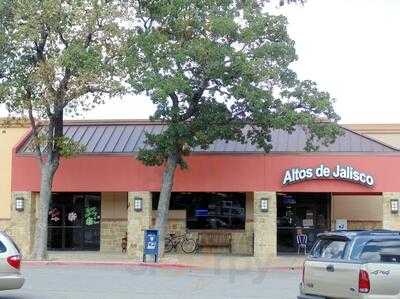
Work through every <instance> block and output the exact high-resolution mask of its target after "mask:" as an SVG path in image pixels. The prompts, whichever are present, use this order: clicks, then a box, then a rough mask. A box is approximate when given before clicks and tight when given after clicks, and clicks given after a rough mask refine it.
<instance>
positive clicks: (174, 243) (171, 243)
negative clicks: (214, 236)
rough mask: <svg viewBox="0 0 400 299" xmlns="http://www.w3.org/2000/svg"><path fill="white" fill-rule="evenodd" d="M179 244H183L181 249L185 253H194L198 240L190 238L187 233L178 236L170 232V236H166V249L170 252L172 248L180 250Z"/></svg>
mask: <svg viewBox="0 0 400 299" xmlns="http://www.w3.org/2000/svg"><path fill="white" fill-rule="evenodd" d="M178 245H180V246H181V249H182V251H183V252H184V253H193V252H195V251H196V248H197V243H196V241H195V240H193V239H190V238H188V234H187V233H185V234H184V235H180V236H177V235H176V234H169V237H166V238H165V248H164V251H165V252H166V253H168V252H171V251H172V249H175V252H176V251H177V250H178Z"/></svg>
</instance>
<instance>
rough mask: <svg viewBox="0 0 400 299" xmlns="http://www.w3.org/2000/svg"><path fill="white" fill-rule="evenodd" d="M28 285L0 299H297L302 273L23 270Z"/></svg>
mask: <svg viewBox="0 0 400 299" xmlns="http://www.w3.org/2000/svg"><path fill="white" fill-rule="evenodd" d="M23 273H24V275H25V277H26V282H25V285H24V286H23V288H22V289H20V290H15V291H4V292H0V299H3V298H4V299H28V298H29V299H50V298H51V299H58V298H60V299H61V298H62V299H66V298H68V299H69V298H71V299H72V298H73V299H79V298H84V299H92V298H96V299H98V298H135V299H137V298H146V299H148V298H157V299H161V298H166V299H169V298H171V299H172V298H190V299H197V298H207V299H215V298H268V299H274V298H278V299H293V298H296V295H297V290H298V283H299V279H300V272H299V271H297V270H294V271H291V270H268V271H239V270H198V269H171V268H153V267H144V266H129V267H123V266H82V265H81V266H78V265H72V266H71V265H65V266H55V265H51V266H50V265H41V266H26V267H24V268H23Z"/></svg>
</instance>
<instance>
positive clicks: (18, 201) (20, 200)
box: [15, 197, 25, 212]
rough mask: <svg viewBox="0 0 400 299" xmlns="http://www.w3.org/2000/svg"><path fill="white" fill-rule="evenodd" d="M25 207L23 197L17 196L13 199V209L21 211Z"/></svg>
mask: <svg viewBox="0 0 400 299" xmlns="http://www.w3.org/2000/svg"><path fill="white" fill-rule="evenodd" d="M24 208H25V199H24V198H23V197H17V198H16V199H15V210H17V211H19V212H22V211H23V210H24Z"/></svg>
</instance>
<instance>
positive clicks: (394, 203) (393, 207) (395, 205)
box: [390, 199, 399, 214]
mask: <svg viewBox="0 0 400 299" xmlns="http://www.w3.org/2000/svg"><path fill="white" fill-rule="evenodd" d="M390 211H392V213H393V214H398V213H399V200H398V199H391V200H390Z"/></svg>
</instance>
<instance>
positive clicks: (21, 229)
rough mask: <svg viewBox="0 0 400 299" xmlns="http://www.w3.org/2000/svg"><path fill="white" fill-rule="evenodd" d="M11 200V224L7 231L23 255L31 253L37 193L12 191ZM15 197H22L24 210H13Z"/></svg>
mask: <svg viewBox="0 0 400 299" xmlns="http://www.w3.org/2000/svg"><path fill="white" fill-rule="evenodd" d="M11 197H12V200H11V226H10V229H9V232H10V234H11V236H12V237H13V239H14V241H15V242H16V243H17V245H18V247H19V248H20V249H21V252H22V254H23V255H24V256H26V257H27V256H30V255H31V254H32V249H33V242H34V238H35V226H36V201H37V200H38V199H39V197H38V194H37V193H32V192H13V193H12V195H11ZM17 197H22V198H24V210H23V211H17V210H15V200H16V198H17Z"/></svg>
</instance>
